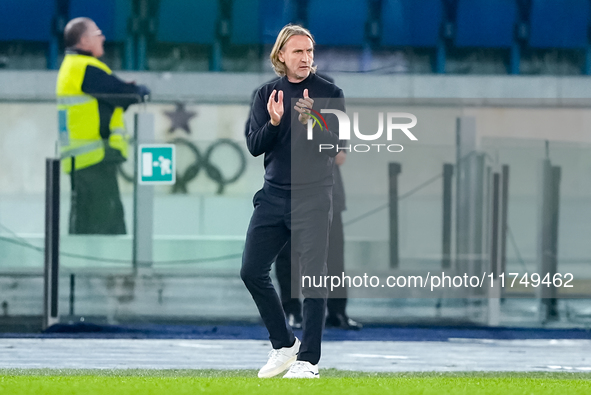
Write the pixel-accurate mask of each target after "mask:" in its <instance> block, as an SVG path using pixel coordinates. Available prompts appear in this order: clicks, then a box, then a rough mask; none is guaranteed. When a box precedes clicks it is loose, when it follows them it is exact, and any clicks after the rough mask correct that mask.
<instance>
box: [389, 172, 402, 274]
mask: <svg viewBox="0 0 591 395" xmlns="http://www.w3.org/2000/svg"><path fill="white" fill-rule="evenodd" d="M401 169H402V166H401V165H400V163H394V162H392V163H390V164H389V166H388V174H389V180H390V267H391V268H397V267H398V264H399V256H398V174H400V171H401Z"/></svg>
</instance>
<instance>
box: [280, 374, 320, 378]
mask: <svg viewBox="0 0 591 395" xmlns="http://www.w3.org/2000/svg"><path fill="white" fill-rule="evenodd" d="M283 378H284V379H319V378H320V375H319V374H315V375H314V376H306V377H285V376H283Z"/></svg>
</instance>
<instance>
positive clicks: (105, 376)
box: [0, 369, 591, 395]
mask: <svg viewBox="0 0 591 395" xmlns="http://www.w3.org/2000/svg"><path fill="white" fill-rule="evenodd" d="M320 376H321V378H320V379H319V380H288V379H281V378H273V379H259V378H257V377H256V371H254V370H20V369H19V370H0V394H7V395H8V394H10V395H20V394H23V395H25V394H26V395H29V394H31V395H33V394H34V395H46V394H47V395H53V394H60V395H78V394H81V395H82V394H84V395H119V394H125V395H136V394H137V395H140V394H141V395H161V394H175V395H176V394H201V393H211V394H246V395H248V394H272V395H287V394H299V395H314V394H339V395H341V394H342V395H345V394H397V395H400V394H421V395H430V394H433V395H447V394H454V395H455V394H462V395H481V394H482V395H484V394H503V395H505V394H506V395H518V394H519V395H531V394H535V395H541V394H569V395H570V394H573V395H574V394H581V395H583V394H585V395H589V394H591V374H587V373H543V372H532V373H494V372H492V373H491V372H464V373H362V372H349V371H341V370H334V369H325V370H320Z"/></svg>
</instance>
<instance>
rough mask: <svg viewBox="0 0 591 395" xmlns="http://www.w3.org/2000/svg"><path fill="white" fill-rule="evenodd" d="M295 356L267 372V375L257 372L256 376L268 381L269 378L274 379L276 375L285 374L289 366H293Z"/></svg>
mask: <svg viewBox="0 0 591 395" xmlns="http://www.w3.org/2000/svg"><path fill="white" fill-rule="evenodd" d="M297 357H298V356H297V355H294V356H293V357H291V358H289V359H288V360H287V361H286V362H285V363H284V364H283V365H281V366H279V367H277V368H275V369H273V370H270V371H268V372H267V373H264V374H261V372H259V374H258V376H259V378H261V379H269V378H271V377H275V376H277V375H278V374H281V373H283V372H285V371H286V370H287V369H289V368H290V367H291V365H293V364H294V362H295V361H296V359H297Z"/></svg>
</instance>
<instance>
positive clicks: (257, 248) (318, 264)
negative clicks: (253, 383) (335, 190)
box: [240, 184, 332, 364]
mask: <svg viewBox="0 0 591 395" xmlns="http://www.w3.org/2000/svg"><path fill="white" fill-rule="evenodd" d="M253 203H254V213H253V215H252V218H251V220H250V225H249V227H248V231H247V234H246V244H245V246H244V254H243V257H242V269H241V270H240V276H241V277H242V280H243V281H244V284H245V285H246V287H247V288H248V290H249V292H250V294H251V295H252V298H253V299H254V301H255V303H256V305H257V308H258V309H259V313H260V315H261V318H262V319H263V322H264V324H265V326H266V327H267V330H268V331H269V340H270V341H271V344H272V345H273V348H274V349H279V348H282V347H290V346H292V345H293V342H294V340H295V338H294V335H293V332H292V330H291V328H290V327H289V325H287V322H286V320H285V314H284V313H283V308H282V306H281V301H280V300H279V296H278V295H277V292H275V288H274V287H273V284H272V282H271V277H270V271H271V264H272V263H273V261H275V259H276V258H277V255H278V254H279V251H281V249H282V248H283V247H285V245H286V244H287V243H288V241H289V240H290V239H291V242H292V243H293V250H294V253H296V254H298V256H299V262H300V267H301V275H302V276H304V275H306V276H316V277H317V276H324V275H326V255H327V245H328V234H329V230H330V221H331V217H332V188H331V187H322V188H319V189H315V190H313V191H312V190H307V191H305V192H295V191H294V192H293V193H290V192H289V191H283V190H278V189H276V188H272V187H270V186H268V185H267V184H265V186H264V187H263V189H261V190H260V191H258V192H257V193H256V194H255V196H254V199H253ZM303 294H304V321H303V329H304V332H303V337H302V345H301V347H300V353H299V355H298V359H299V360H302V361H308V362H310V363H312V364H317V363H318V361H319V360H320V344H321V341H322V332H323V330H324V314H325V310H326V295H327V291H326V288H306V289H304V290H303Z"/></svg>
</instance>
